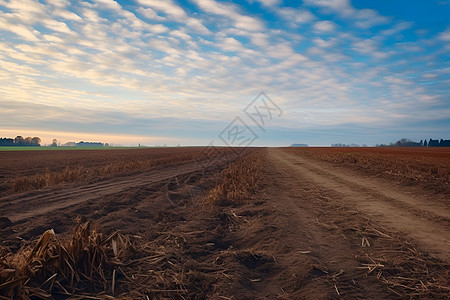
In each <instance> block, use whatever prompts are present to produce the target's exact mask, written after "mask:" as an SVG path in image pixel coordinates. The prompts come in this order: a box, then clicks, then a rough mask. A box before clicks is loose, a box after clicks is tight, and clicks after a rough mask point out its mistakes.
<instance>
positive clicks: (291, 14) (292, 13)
mask: <svg viewBox="0 0 450 300" xmlns="http://www.w3.org/2000/svg"><path fill="white" fill-rule="evenodd" d="M277 13H278V14H279V15H280V16H281V17H282V18H284V19H285V20H286V21H287V22H291V23H293V24H296V25H297V24H304V23H310V22H312V21H314V19H315V18H316V17H315V16H314V15H313V14H312V13H311V12H310V11H309V10H307V9H295V8H291V7H282V8H280V9H278V10H277Z"/></svg>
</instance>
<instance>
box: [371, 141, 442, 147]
mask: <svg viewBox="0 0 450 300" xmlns="http://www.w3.org/2000/svg"><path fill="white" fill-rule="evenodd" d="M377 147H450V140H444V139H440V140H433V139H430V140H429V141H428V142H427V140H421V141H420V142H413V141H411V140H409V139H401V140H399V141H397V142H395V143H390V144H389V145H383V144H381V145H377Z"/></svg>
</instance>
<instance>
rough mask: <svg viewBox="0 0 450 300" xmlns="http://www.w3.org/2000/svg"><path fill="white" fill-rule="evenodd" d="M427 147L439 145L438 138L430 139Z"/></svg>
mask: <svg viewBox="0 0 450 300" xmlns="http://www.w3.org/2000/svg"><path fill="white" fill-rule="evenodd" d="M428 147H439V140H433V139H430V141H429V142H428Z"/></svg>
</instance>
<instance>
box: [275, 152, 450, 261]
mask: <svg viewBox="0 0 450 300" xmlns="http://www.w3.org/2000/svg"><path fill="white" fill-rule="evenodd" d="M269 153H270V155H269V157H270V160H272V162H273V163H274V165H275V166H277V168H278V171H281V172H282V173H284V176H285V177H287V178H289V181H288V182H289V185H291V187H292V188H294V190H293V191H292V193H293V195H292V196H294V197H296V198H297V199H298V201H295V202H304V201H305V200H307V199H308V197H310V196H311V195H310V194H311V193H308V192H306V191H305V190H302V189H298V187H299V186H302V185H305V184H306V183H308V184H309V185H310V186H311V189H312V191H314V190H315V191H317V190H321V191H322V192H323V195H322V197H329V198H331V199H332V201H339V202H340V203H341V204H342V205H344V206H346V207H348V209H351V210H355V211H357V212H358V213H361V214H364V215H366V216H367V217H368V218H370V219H371V220H372V221H373V222H375V223H379V224H382V225H383V226H385V227H387V228H389V229H391V230H394V231H399V232H402V233H404V234H405V235H406V236H407V237H408V238H409V239H411V240H412V241H414V242H415V243H417V245H418V246H419V247H420V248H421V249H424V250H426V251H429V252H431V253H433V254H434V255H436V256H437V257H439V258H441V259H443V260H447V261H448V260H449V259H450V251H449V249H450V231H449V228H450V226H449V224H450V210H449V209H448V208H447V207H446V206H445V205H444V204H442V203H438V202H436V201H433V197H432V196H430V195H425V196H424V195H419V196H418V195H413V194H412V193H411V192H408V191H405V190H403V191H399V187H398V186H395V185H393V184H389V183H387V182H386V181H385V180H381V179H376V178H363V177H361V176H359V175H358V174H355V172H352V171H350V170H345V169H338V168H334V167H332V166H330V164H326V163H321V162H318V161H314V160H310V159H306V158H303V157H301V156H296V155H292V154H289V153H286V152H283V151H282V150H280V149H270V150H269ZM295 202H294V204H295ZM291 204H293V203H292V202H291ZM299 205H301V204H296V206H299Z"/></svg>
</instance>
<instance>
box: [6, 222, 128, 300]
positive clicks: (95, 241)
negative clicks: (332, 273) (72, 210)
mask: <svg viewBox="0 0 450 300" xmlns="http://www.w3.org/2000/svg"><path fill="white" fill-rule="evenodd" d="M130 246H131V244H130V241H129V240H128V238H127V237H125V236H123V235H121V234H120V233H118V232H116V233H114V234H112V235H110V236H108V237H104V236H103V235H102V234H101V233H100V232H99V231H98V228H97V227H96V226H92V224H91V222H85V223H82V222H81V221H80V220H77V225H76V227H75V229H74V231H73V234H72V236H71V238H70V239H68V240H67V241H65V242H63V241H61V240H60V239H59V238H58V237H57V236H56V234H55V233H54V231H53V230H52V229H50V230H47V231H46V232H45V233H44V234H43V235H42V236H41V237H40V238H39V240H38V241H37V242H36V244H35V245H34V247H32V248H31V247H26V248H22V249H20V250H19V251H18V252H17V253H11V252H9V251H7V250H6V249H2V250H3V251H2V252H1V254H0V280H1V281H0V282H1V283H0V294H1V295H3V296H0V297H1V298H2V299H30V298H32V297H38V298H43V299H47V298H53V297H55V296H57V295H60V296H62V297H64V295H65V296H74V297H76V296H77V295H79V296H81V295H83V294H91V293H99V294H100V295H101V293H106V292H109V293H112V292H113V290H114V285H113V284H112V282H114V280H115V278H114V276H113V275H115V273H116V272H115V270H116V269H117V268H118V267H119V266H120V265H121V262H120V259H121V258H122V257H123V255H124V253H125V252H124V251H125V249H128V248H129V247H130Z"/></svg>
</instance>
